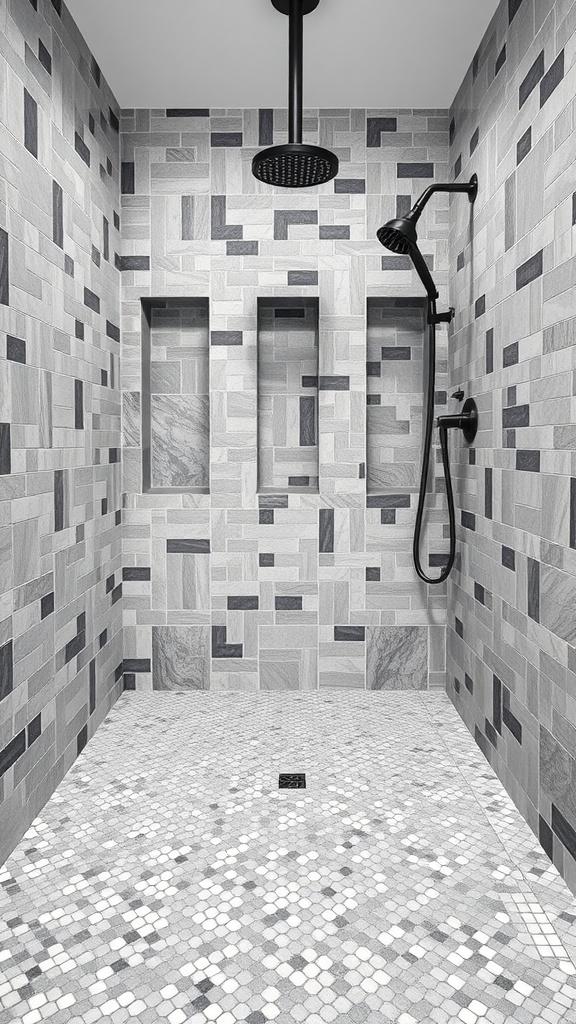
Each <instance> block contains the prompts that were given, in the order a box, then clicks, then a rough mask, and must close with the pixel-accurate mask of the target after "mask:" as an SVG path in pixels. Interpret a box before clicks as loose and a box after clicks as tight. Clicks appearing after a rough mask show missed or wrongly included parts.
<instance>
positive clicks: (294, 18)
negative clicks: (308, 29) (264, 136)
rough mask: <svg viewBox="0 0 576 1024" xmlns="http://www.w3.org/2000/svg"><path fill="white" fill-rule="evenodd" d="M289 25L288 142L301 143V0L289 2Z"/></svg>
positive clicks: (302, 44)
mask: <svg viewBox="0 0 576 1024" xmlns="http://www.w3.org/2000/svg"><path fill="white" fill-rule="evenodd" d="M289 17H290V23H289V28H288V65H289V74H290V87H289V96H288V106H289V112H288V117H289V132H290V134H289V142H296V143H301V142H302V102H303V87H302V66H303V50H304V42H303V40H304V14H303V10H302V0H290V14H289Z"/></svg>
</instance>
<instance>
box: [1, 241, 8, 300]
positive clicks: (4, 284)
mask: <svg viewBox="0 0 576 1024" xmlns="http://www.w3.org/2000/svg"><path fill="white" fill-rule="evenodd" d="M9 248H10V247H9V240H8V232H7V231H4V229H3V228H0V305H2V306H9V305H10V271H9V261H10V252H9Z"/></svg>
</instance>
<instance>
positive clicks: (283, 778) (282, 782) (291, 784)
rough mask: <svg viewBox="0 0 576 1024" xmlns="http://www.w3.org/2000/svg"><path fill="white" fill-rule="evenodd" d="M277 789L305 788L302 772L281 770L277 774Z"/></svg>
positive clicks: (304, 777) (304, 778)
mask: <svg viewBox="0 0 576 1024" xmlns="http://www.w3.org/2000/svg"><path fill="white" fill-rule="evenodd" d="M278 789H306V776H305V774H304V772H291V773H288V772H281V773H280V775H279V776H278Z"/></svg>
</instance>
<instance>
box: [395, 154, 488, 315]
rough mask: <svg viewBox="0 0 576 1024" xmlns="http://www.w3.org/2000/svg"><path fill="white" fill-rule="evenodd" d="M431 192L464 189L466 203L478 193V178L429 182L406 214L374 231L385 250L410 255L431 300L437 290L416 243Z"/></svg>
mask: <svg viewBox="0 0 576 1024" xmlns="http://www.w3.org/2000/svg"><path fill="white" fill-rule="evenodd" d="M435 192H465V193H466V194H467V196H468V198H469V200H470V202H471V203H473V202H474V200H475V199H476V196H477V194H478V178H477V177H476V175H475V174H473V175H472V177H471V178H470V181H468V182H466V183H465V184H463V185H459V184H456V183H446V184H438V185H430V186H429V188H427V189H426V190H425V192H423V193H422V195H421V196H420V198H419V199H418V200H417V202H416V203H415V204H414V206H413V207H412V209H411V210H410V213H407V214H406V216H405V217H397V218H396V220H389V221H388V222H387V223H386V224H383V225H382V227H381V228H379V229H378V231H377V232H376V237H377V238H378V241H379V242H380V243H381V244H382V245H383V246H384V248H385V249H389V250H390V252H394V253H396V254H397V255H399V256H410V259H411V260H412V263H413V264H414V267H415V269H416V271H417V272H418V275H419V277H420V280H421V281H422V284H423V285H424V287H425V289H426V292H427V293H428V297H429V298H430V299H432V300H434V299H437V298H438V291H437V289H436V285H435V284H434V281H433V280H432V276H431V274H430V271H429V269H428V264H427V263H426V260H425V259H424V256H423V255H422V253H421V251H420V248H419V246H418V234H417V231H416V224H417V222H418V219H419V217H420V215H421V213H422V210H423V209H424V207H425V206H426V203H427V202H428V200H429V199H430V198H431V196H433V195H434V193H435Z"/></svg>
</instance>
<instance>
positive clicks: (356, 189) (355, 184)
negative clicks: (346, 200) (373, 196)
mask: <svg viewBox="0 0 576 1024" xmlns="http://www.w3.org/2000/svg"><path fill="white" fill-rule="evenodd" d="M334 192H335V193H336V195H338V194H342V193H345V194H348V193H350V194H358V195H360V194H361V195H363V194H364V193H365V192H366V181H365V179H364V178H335V179H334Z"/></svg>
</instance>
